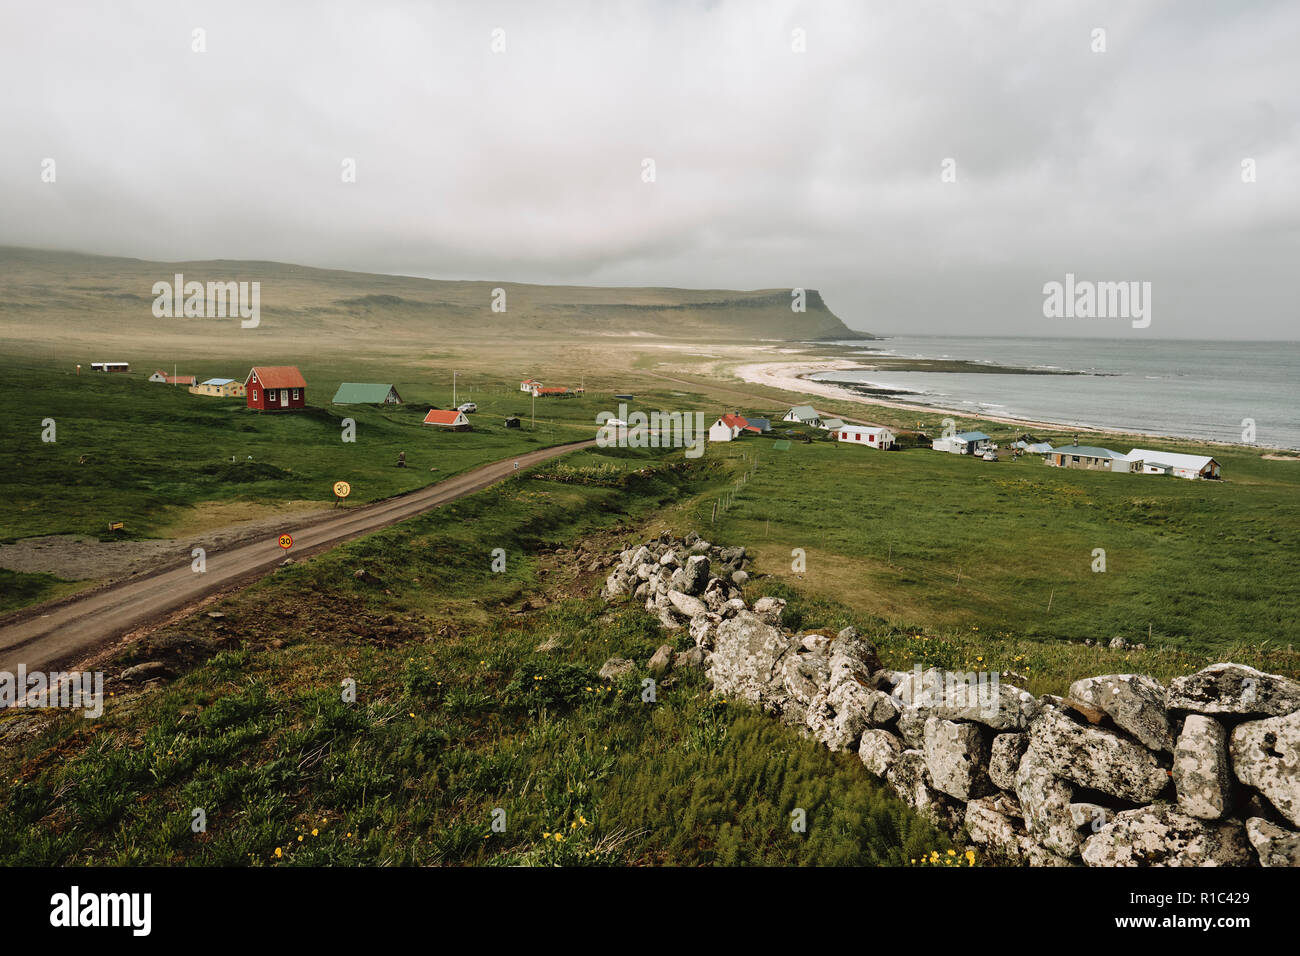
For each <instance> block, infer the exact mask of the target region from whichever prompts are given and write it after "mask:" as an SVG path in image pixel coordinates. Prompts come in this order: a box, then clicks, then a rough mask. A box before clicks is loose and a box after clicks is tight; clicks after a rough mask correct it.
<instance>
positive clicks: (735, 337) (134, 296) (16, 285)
mask: <svg viewBox="0 0 1300 956" xmlns="http://www.w3.org/2000/svg"><path fill="white" fill-rule="evenodd" d="M176 273H182V274H183V275H184V276H185V279H186V281H198V282H209V281H213V282H224V281H246V282H254V281H256V282H260V283H261V325H260V326H259V327H258V328H256V329H241V328H240V326H239V322H238V321H237V320H236V319H208V318H204V319H198V318H170V319H158V318H155V317H154V316H153V314H152V311H151V309H152V305H153V302H154V295H153V293H152V291H151V290H152V287H153V284H154V283H155V282H159V281H164V282H171V281H172V279H173V276H174V275H175V274H176ZM498 288H500V289H504V290H505V311H504V312H501V311H494V310H493V302H494V290H495V289H498ZM790 305H791V295H790V289H788V288H787V289H760V290H756V291H734V290H720V289H663V288H645V289H620V288H593V287H583V286H538V285H526V284H521V283H512V282H509V281H507V279H506V278H505V277H503V278H502V279H501V280H500V281H487V282H462V281H442V280H431V279H419V278H412V277H408V276H387V275H370V274H366V273H359V272H343V271H335V270H328V269H312V268H307V267H305V266H296V265H289V264H283V263H276V262H238V261H232V260H217V261H209V262H146V261H143V260H138V259H121V258H107V257H100V256H87V255H81V254H76V253H65V252H47V251H42V250H33V249H22V248H15V247H0V341H3V340H5V339H8V340H10V342H11V344H14V343H19V342H32V343H48V344H49V345H51V346H54V347H56V348H59V349H60V350H62V351H66V350H68V349H69V348H75V347H87V346H96V347H103V348H109V349H110V350H112V349H116V350H117V351H118V352H122V349H123V348H124V347H125V346H124V344H123V343H130V347H127V348H126V353H132V352H134V353H135V354H126V353H123V355H122V356H121V360H125V361H133V360H135V359H136V358H138V356H139V354H140V353H141V352H143V353H146V354H160V353H161V352H167V351H171V352H180V353H182V354H184V353H189V354H201V353H202V352H204V351H208V350H216V351H218V352H220V353H229V352H230V351H232V350H233V349H244V348H247V349H250V350H280V349H286V348H301V347H303V346H308V345H310V347H311V348H313V349H314V350H321V349H326V348H331V349H339V350H347V349H357V348H364V349H375V348H378V349H380V350H385V349H396V348H418V349H429V348H435V349H436V348H438V347H439V346H440V345H442V344H444V343H446V342H448V341H462V342H464V341H469V342H475V343H478V344H480V345H483V344H486V343H490V342H492V341H494V340H495V341H498V342H499V341H501V340H502V339H505V338H508V339H517V338H520V337H526V338H527V337H548V338H575V339H588V338H591V337H627V336H639V337H661V338H677V339H683V340H691V341H718V342H732V343H736V342H750V343H752V342H758V341H760V340H762V339H783V340H800V339H814V338H854V337H859V336H861V333H855V332H853V331H851V330H849V329H848V328H847V327H846V326H845V325H844V324H843V322H841V321H840V319H839V318H838V317H837V316H836V315H835V314H834V313H833V312H831V310H830V309H829V308H828V307H827V306H826V304H825V303H824V302H823V301H822V298H821V296H820V295H819V294H818V293H817V292H816V290H808V291H807V302H806V311H805V312H802V313H795V312H792V311H791V308H790ZM610 347H613V345H612V344H611V345H610ZM100 358H101V357H100V356H99V355H98V354H96V355H95V356H93V357H91V356H87V357H86V359H85V361H86V362H90V361H98V360H100ZM109 360H111V361H117V360H119V358H118V357H114V358H111V359H109Z"/></svg>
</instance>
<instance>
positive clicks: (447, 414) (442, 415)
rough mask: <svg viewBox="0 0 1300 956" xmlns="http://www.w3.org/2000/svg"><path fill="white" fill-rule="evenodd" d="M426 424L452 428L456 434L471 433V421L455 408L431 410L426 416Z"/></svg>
mask: <svg viewBox="0 0 1300 956" xmlns="http://www.w3.org/2000/svg"><path fill="white" fill-rule="evenodd" d="M424 424H426V425H437V426H438V427H440V428H450V429H451V430H452V431H454V432H466V431H469V419H468V418H466V417H465V413H464V412H462V411H460V410H458V409H455V408H449V409H441V408H434V409H431V410H430V411H429V414H427V415H425V416H424Z"/></svg>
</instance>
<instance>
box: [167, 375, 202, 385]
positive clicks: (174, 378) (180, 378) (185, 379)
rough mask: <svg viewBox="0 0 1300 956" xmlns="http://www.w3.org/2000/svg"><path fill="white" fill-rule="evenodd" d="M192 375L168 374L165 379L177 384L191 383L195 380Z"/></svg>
mask: <svg viewBox="0 0 1300 956" xmlns="http://www.w3.org/2000/svg"><path fill="white" fill-rule="evenodd" d="M195 380H196V379H195V376H193V375H168V376H167V381H168V382H174V383H175V384H177V385H193V384H194V382H195Z"/></svg>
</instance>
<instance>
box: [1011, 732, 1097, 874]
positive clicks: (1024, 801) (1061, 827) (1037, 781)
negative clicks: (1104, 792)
mask: <svg viewBox="0 0 1300 956" xmlns="http://www.w3.org/2000/svg"><path fill="white" fill-rule="evenodd" d="M1016 797H1017V798H1018V799H1019V800H1020V807H1021V809H1022V810H1023V811H1024V815H1025V829H1027V830H1028V831H1029V833H1030V835H1031V836H1033V837H1034V839H1036V840H1037V841H1038V842H1039V843H1041V844H1042V845H1043V846H1044V847H1046V848H1047V849H1049V850H1051V851H1052V852H1053V853H1057V854H1059V855H1061V856H1063V857H1067V858H1069V857H1074V856H1078V855H1079V847H1080V845H1081V839H1080V836H1079V830H1078V828H1077V827H1076V826H1075V825H1074V818H1073V817H1072V816H1071V814H1070V804H1071V803H1073V802H1074V788H1073V787H1072V786H1071V785H1070V784H1069V783H1067V782H1066V781H1064V780H1061V779H1060V778H1059V777H1057V776H1056V775H1055V774H1054V773H1053V771H1052V768H1051V765H1049V764H1048V763H1047V762H1046V761H1044V760H1043V759H1042V756H1041V755H1040V754H1039V753H1038V752H1037V750H1036V749H1035V746H1034V743H1033V742H1032V741H1031V742H1030V745H1029V748H1028V749H1027V750H1026V751H1025V755H1024V756H1023V757H1022V758H1020V767H1019V768H1018V769H1017V770H1016Z"/></svg>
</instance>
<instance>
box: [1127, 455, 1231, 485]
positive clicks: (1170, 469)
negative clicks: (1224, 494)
mask: <svg viewBox="0 0 1300 956" xmlns="http://www.w3.org/2000/svg"><path fill="white" fill-rule="evenodd" d="M1128 457H1129V458H1135V459H1139V460H1140V461H1141V462H1142V473H1143V474H1145V475H1173V476H1174V477H1176V478H1192V479H1196V478H1218V477H1219V463H1218V462H1217V461H1215V460H1214V459H1213V458H1210V457H1208V456H1206V455H1180V454H1176V453H1174V452H1171V451H1152V450H1151V449H1150V448H1134V449H1133V450H1132V451H1130V452H1129V453H1128Z"/></svg>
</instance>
